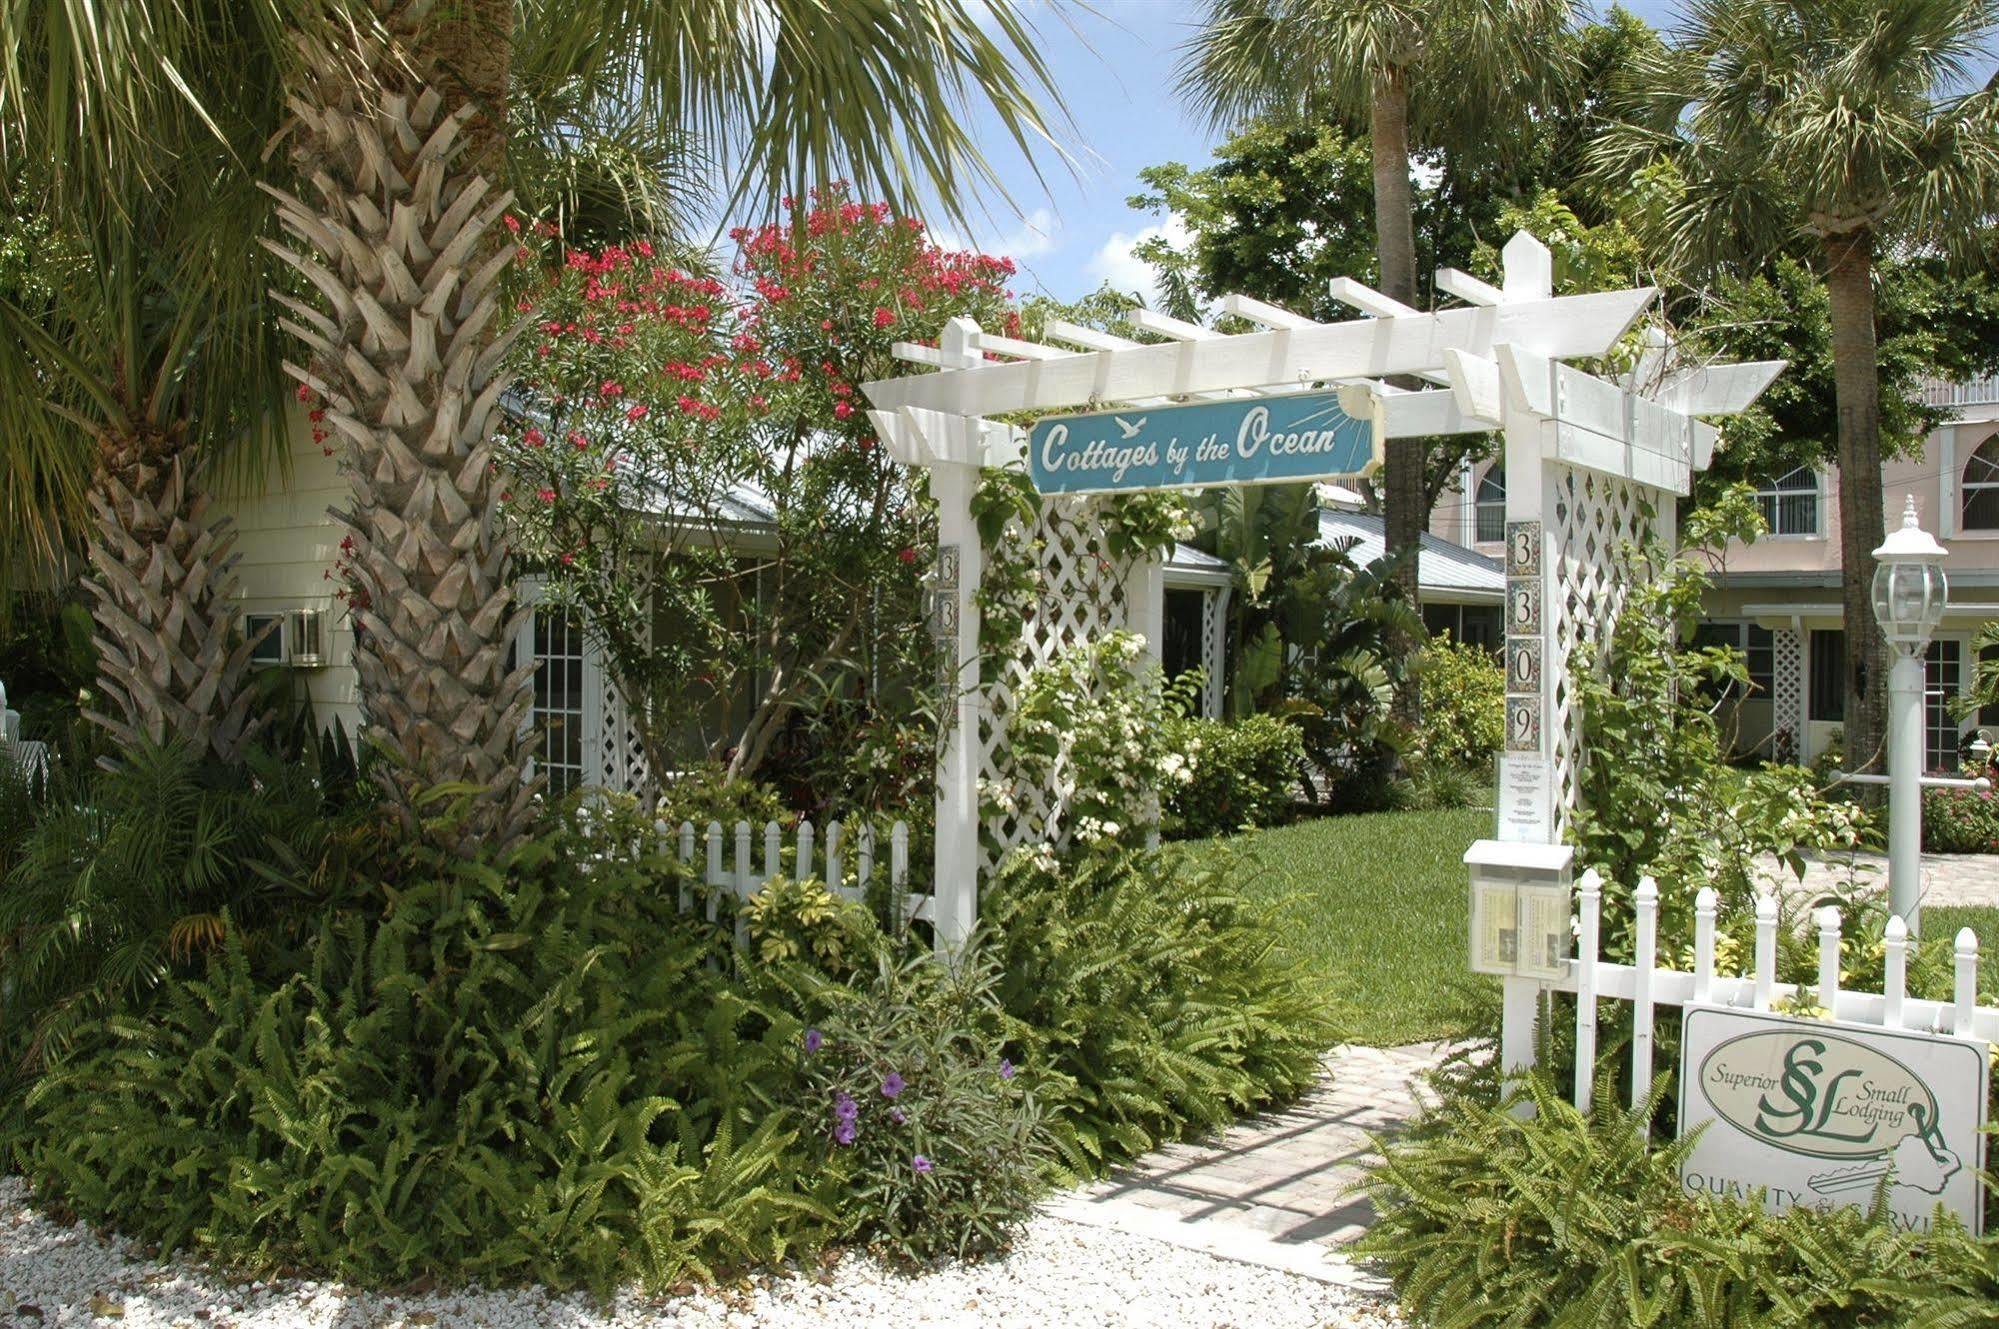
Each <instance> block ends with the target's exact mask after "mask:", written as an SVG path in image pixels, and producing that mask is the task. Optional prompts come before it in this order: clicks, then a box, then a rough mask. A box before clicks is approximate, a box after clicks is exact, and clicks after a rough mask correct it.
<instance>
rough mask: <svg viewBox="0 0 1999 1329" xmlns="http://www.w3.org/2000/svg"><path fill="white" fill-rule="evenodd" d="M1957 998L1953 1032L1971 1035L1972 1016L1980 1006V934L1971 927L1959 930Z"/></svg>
mask: <svg viewBox="0 0 1999 1329" xmlns="http://www.w3.org/2000/svg"><path fill="white" fill-rule="evenodd" d="M1956 960H1957V973H1956V975H1955V978H1956V984H1955V987H1956V993H1955V996H1956V1000H1955V1001H1954V1002H1953V1003H1952V1005H1953V1006H1955V1008H1956V1009H1955V1010H1954V1011H1953V1012H1952V1017H1953V1018H1952V1022H1951V1032H1952V1033H1954V1034H1962V1035H1964V1036H1966V1037H1970V1036H1971V1034H1972V1027H1971V1016H1972V1012H1973V1011H1975V1010H1976V1009H1977V1007H1978V934H1977V933H1976V932H1973V931H1972V930H1971V929H1970V928H1959V929H1958V930H1957V955H1956Z"/></svg>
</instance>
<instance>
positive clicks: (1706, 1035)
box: [1680, 1006, 1988, 1233]
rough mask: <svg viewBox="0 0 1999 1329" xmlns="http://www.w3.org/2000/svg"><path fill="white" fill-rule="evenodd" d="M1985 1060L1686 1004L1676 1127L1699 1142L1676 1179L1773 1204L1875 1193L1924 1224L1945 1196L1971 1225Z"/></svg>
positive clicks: (1865, 1029)
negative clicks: (1760, 1195) (1756, 1196)
mask: <svg viewBox="0 0 1999 1329" xmlns="http://www.w3.org/2000/svg"><path fill="white" fill-rule="evenodd" d="M1987 1056H1988V1052H1987V1044H1985V1043H1983V1042H1980V1041H1977V1040H1975V1039H1963V1038H1950V1037H1936V1036H1934V1035H1930V1034H1917V1033H1904V1032H1900V1031H1897V1030H1891V1029H1881V1028H1877V1027H1875V1026H1872V1025H1855V1024H1843V1023H1836V1022H1834V1021H1830V1020H1799V1019H1793V1018H1790V1017H1788V1016H1781V1015H1771V1014H1766V1013H1763V1012H1752V1011H1734V1010H1727V1009H1724V1008H1721V1007H1713V1006H1693V1007H1689V1008H1688V1009H1687V1016H1686V1025H1685V1031H1684V1037H1683V1039H1682V1051H1681V1062H1680V1133H1681V1135H1682V1136H1685V1135H1689V1134H1692V1133H1693V1132H1694V1131H1696V1130H1699V1131H1700V1138H1699V1139H1698V1140H1696V1141H1695V1142H1694V1146H1693V1149H1692V1151H1691V1152H1689V1153H1688V1154H1687V1157H1686V1161H1685V1162H1684V1163H1682V1164H1681V1167H1680V1181H1681V1184H1682V1185H1684V1186H1685V1187H1686V1188H1687V1190H1688V1191H1690V1192H1692V1193H1694V1194H1707V1195H1726V1196H1731V1197H1734V1198H1737V1199H1748V1198H1749V1197H1750V1196H1751V1194H1752V1193H1754V1192H1756V1191H1759V1190H1760V1191H1761V1192H1762V1193H1763V1200H1764V1204H1765V1206H1766V1207H1767V1208H1769V1209H1770V1210H1771V1211H1772V1212H1776V1211H1778V1210H1783V1209H1790V1208H1795V1207H1797V1206H1800V1205H1802V1206H1808V1207H1811V1208H1818V1209H1832V1208H1841V1207H1852V1208H1861V1209H1865V1208H1867V1207H1868V1206H1870V1205H1872V1204H1873V1203H1874V1197H1875V1195H1876V1194H1877V1193H1881V1194H1883V1197H1884V1199H1885V1201H1886V1206H1887V1211H1888V1214H1889V1216H1890V1218H1891V1219H1892V1220H1893V1222H1894V1223H1895V1224H1896V1225H1897V1226H1898V1227H1901V1228H1904V1229H1906V1230H1909V1231H1912V1232H1926V1231H1928V1230H1929V1227H1930V1224H1931V1222H1932V1221H1933V1219H1934V1217H1935V1214H1936V1208H1937V1206H1938V1205H1939V1204H1941V1205H1942V1206H1943V1207H1944V1208H1945V1209H1946V1210H1948V1211H1949V1212H1951V1213H1953V1214H1956V1215H1957V1216H1958V1217H1959V1218H1961V1219H1963V1220H1964V1223H1965V1226H1966V1227H1968V1228H1970V1229H1971V1231H1973V1232H1974V1233H1975V1232H1978V1231H1979V1230H1980V1226H1981V1223H1982V1221H1983V1217H1984V1208H1985V1206H1984V1204H1983V1202H1982V1199H1981V1196H1980V1192H1979V1185H1978V1171H1979V1168H1980V1166H1981V1165H1982V1164H1983V1161H1984V1160H1983V1157H1982V1150H1983V1145H1984V1136H1983V1135H1981V1134H1980V1132H1979V1127H1980V1125H1981V1124H1982V1123H1983V1121H1984V1118H1985V1094H1986V1076H1987V1066H1988V1062H1987ZM1884 1188H1885V1189H1884Z"/></svg>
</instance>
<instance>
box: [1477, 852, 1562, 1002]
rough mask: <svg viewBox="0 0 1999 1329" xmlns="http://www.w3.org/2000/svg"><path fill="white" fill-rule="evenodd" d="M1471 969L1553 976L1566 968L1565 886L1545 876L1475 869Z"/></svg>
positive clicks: (1515, 975)
mask: <svg viewBox="0 0 1999 1329" xmlns="http://www.w3.org/2000/svg"><path fill="white" fill-rule="evenodd" d="M1471 890H1472V897H1471V967H1472V972H1473V973H1479V974H1498V975H1499V976H1500V977H1502V978H1535V979H1540V980H1541V981H1543V982H1554V981H1555V980H1557V979H1559V978H1561V977H1562V976H1563V975H1564V974H1566V973H1568V970H1569V890H1568V887H1567V886H1566V885H1563V884H1559V883H1556V882H1547V881H1533V880H1527V881H1522V880H1519V879H1517V878H1515V879H1508V878H1505V877H1500V876H1490V875H1483V874H1480V875H1475V876H1474V877H1473V878H1472V888H1471Z"/></svg>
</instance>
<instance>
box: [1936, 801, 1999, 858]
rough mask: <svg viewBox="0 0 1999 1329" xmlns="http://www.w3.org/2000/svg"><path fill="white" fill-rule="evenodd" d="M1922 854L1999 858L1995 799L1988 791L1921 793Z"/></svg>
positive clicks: (1998, 809)
mask: <svg viewBox="0 0 1999 1329" xmlns="http://www.w3.org/2000/svg"><path fill="white" fill-rule="evenodd" d="M1923 850H1924V852H1925V853H1931V854H1999V797H1995V796H1994V795H1993V794H1992V792H1991V791H1990V790H1978V789H1925V790H1923Z"/></svg>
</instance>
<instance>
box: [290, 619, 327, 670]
mask: <svg viewBox="0 0 1999 1329" xmlns="http://www.w3.org/2000/svg"><path fill="white" fill-rule="evenodd" d="M285 663H286V664H288V665H291V666H292V667H293V668H294V669H317V668H319V667H320V666H321V665H323V664H325V663H326V611H325V610H324V609H294V610H292V611H291V613H290V614H289V615H287V617H286V622H285Z"/></svg>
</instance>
